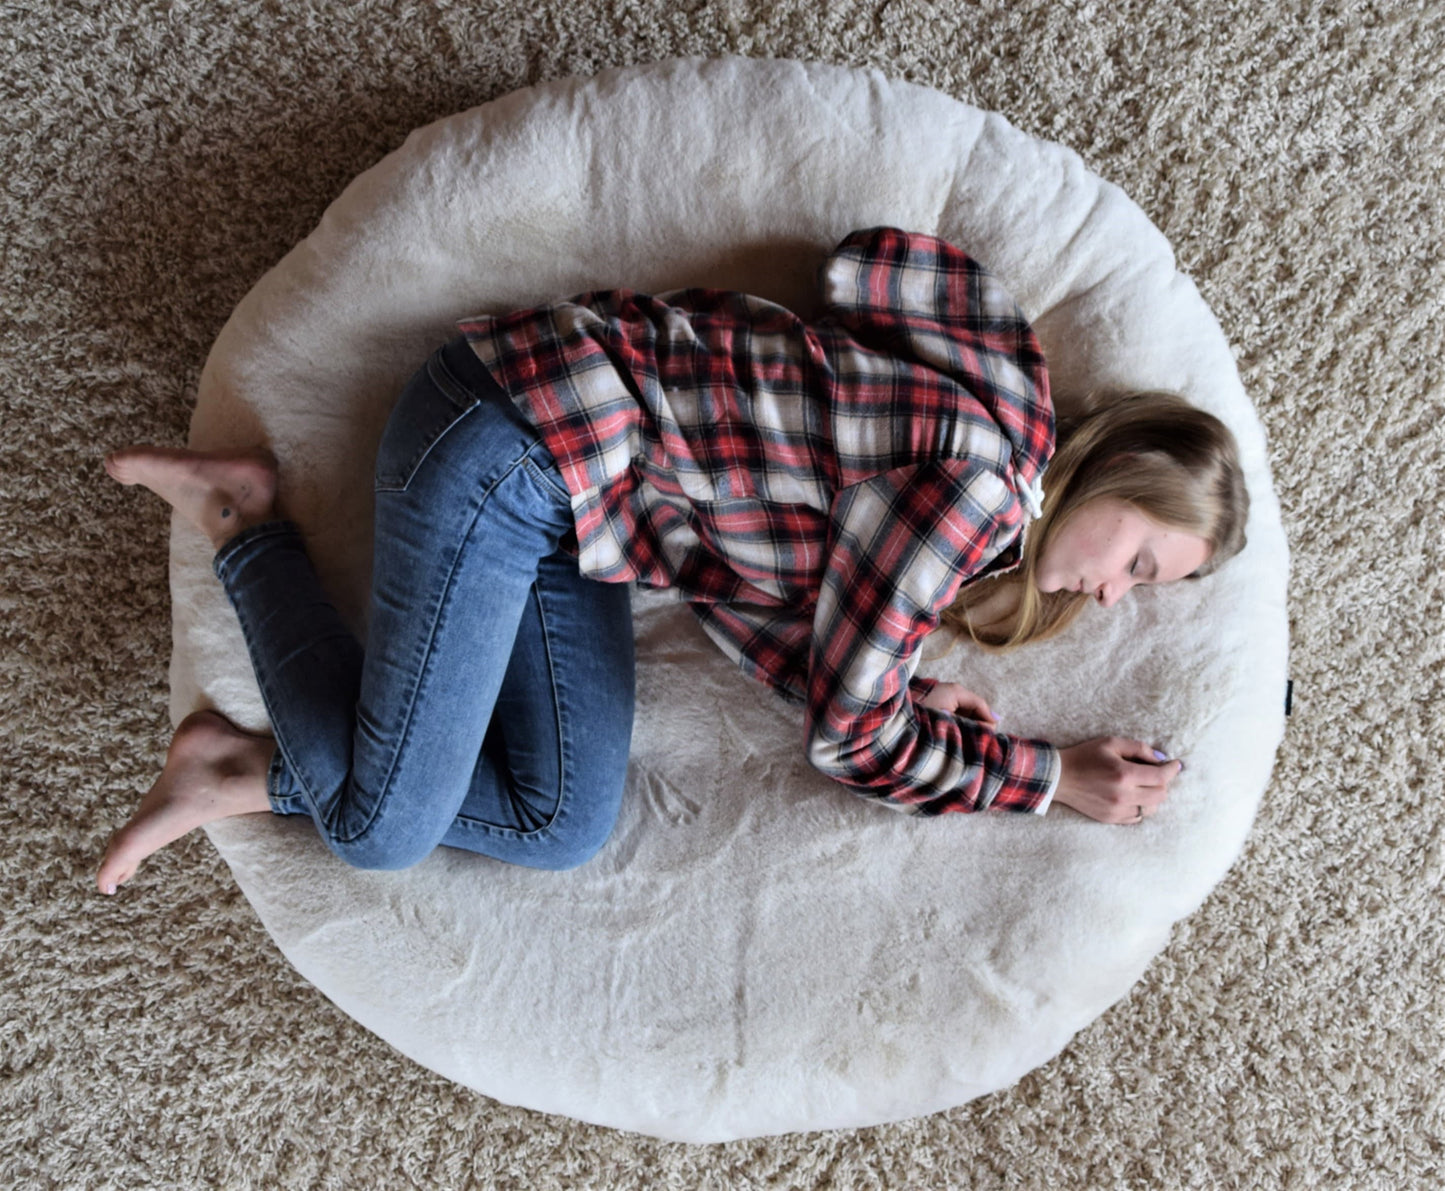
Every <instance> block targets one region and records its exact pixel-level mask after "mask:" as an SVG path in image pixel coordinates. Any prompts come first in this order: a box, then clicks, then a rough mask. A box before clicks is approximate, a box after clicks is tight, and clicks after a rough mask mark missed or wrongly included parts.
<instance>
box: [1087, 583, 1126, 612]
mask: <svg viewBox="0 0 1445 1191" xmlns="http://www.w3.org/2000/svg"><path fill="white" fill-rule="evenodd" d="M1128 590H1129V585H1128V584H1124V583H1103V584H1100V586H1099V589H1098V590H1097V591H1096V592H1094V598H1095V599H1096V600H1098V601H1099V603H1100V605H1101V606H1103V607H1105V608H1112V607H1113V606H1114V605H1115V604H1117V603H1118V602H1119V601H1120V600H1122V599H1123V598H1124V593H1125V592H1126V591H1128Z"/></svg>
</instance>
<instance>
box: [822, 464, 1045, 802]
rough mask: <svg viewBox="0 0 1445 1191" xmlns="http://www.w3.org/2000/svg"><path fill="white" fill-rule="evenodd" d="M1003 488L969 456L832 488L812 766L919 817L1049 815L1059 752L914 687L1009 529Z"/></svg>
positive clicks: (1014, 516)
mask: <svg viewBox="0 0 1445 1191" xmlns="http://www.w3.org/2000/svg"><path fill="white" fill-rule="evenodd" d="M1021 515H1022V514H1021V512H1020V510H1019V507H1018V503H1017V499H1016V497H1015V496H1014V494H1013V492H1012V491H1011V490H1010V489H1009V488H1008V486H1007V485H1006V484H1005V483H1004V482H1003V481H1002V480H1001V479H1000V478H999V477H998V476H997V475H996V474H995V473H994V472H993V471H991V470H989V469H987V468H983V467H980V466H978V465H977V464H976V463H972V462H970V461H968V460H959V459H945V460H938V461H934V462H930V463H925V464H919V465H915V466H909V467H904V468H898V469H896V470H894V471H891V472H886V473H884V474H881V475H878V476H874V477H873V478H871V479H869V480H867V481H864V482H862V483H859V484H855V485H853V486H851V487H849V488H846V489H844V490H842V491H841V492H839V493H838V495H837V497H836V498H835V500H834V502H833V508H832V512H831V520H830V535H829V538H830V540H829V556H828V562H827V570H826V574H825V577H824V580H823V587H822V592H821V594H820V597H819V601H818V606H817V609H816V613H815V616H814V624H813V640H812V652H811V656H810V662H809V673H808V691H807V717H806V718H807V735H808V757H809V760H810V761H812V763H813V764H814V765H815V766H816V767H817V768H818V769H819V770H821V771H822V772H823V773H825V774H827V775H828V776H829V777H832V778H834V779H835V780H837V781H840V782H842V783H844V784H845V785H848V786H850V787H852V788H853V789H855V790H856V791H857V792H858V793H859V794H861V795H862V796H864V797H867V798H874V799H877V800H879V801H882V802H885V803H888V804H890V805H892V806H894V807H896V808H898V809H900V810H905V811H908V812H911V813H915V814H925V815H937V814H944V813H947V812H951V811H976V810H983V809H985V808H991V809H997V810H1003V809H1006V810H1015V811H1034V812H1041V811H1042V810H1044V809H1046V808H1047V806H1048V804H1049V802H1050V800H1051V799H1052V797H1053V792H1054V789H1055V788H1056V787H1057V785H1058V780H1059V775H1060V772H1061V768H1060V760H1059V754H1058V750H1057V749H1055V748H1054V747H1053V746H1052V745H1050V744H1048V743H1046V742H1044V741H1039V740H1023V739H1020V738H1017V737H1013V736H1007V735H1004V734H1002V733H998V732H993V731H991V730H989V729H988V728H986V727H984V726H983V725H982V724H979V723H977V722H976V721H973V720H970V719H965V718H962V717H960V716H956V715H953V714H952V713H946V712H937V711H934V710H932V709H930V708H925V707H923V706H921V705H920V704H918V703H917V702H916V701H915V698H916V697H921V692H922V691H924V690H926V689H927V687H926V685H924V684H919V685H918V686H917V687H915V688H914V689H913V690H910V681H909V680H910V678H911V675H912V669H913V666H914V665H915V664H916V662H915V659H916V656H917V650H918V647H919V646H920V645H921V643H922V641H923V638H924V637H925V636H926V635H927V634H928V633H929V632H930V631H932V630H933V629H934V628H935V627H936V626H937V624H938V614H939V612H940V611H941V610H942V609H943V608H944V607H946V606H947V605H948V604H949V602H951V601H952V599H953V597H954V596H955V595H956V594H957V592H958V588H959V587H960V585H961V584H962V581H963V580H964V579H965V578H967V577H968V576H970V575H974V574H977V573H978V572H979V571H980V570H981V569H982V568H983V567H984V566H986V565H987V564H988V562H989V561H990V560H991V559H992V558H993V557H994V556H995V555H996V554H997V553H998V552H999V551H1000V550H1001V549H1002V548H1003V547H1005V546H1007V544H1008V543H1009V542H1010V541H1011V540H1012V539H1013V537H1014V536H1015V535H1016V533H1017V531H1018V528H1019V522H1020V517H1021Z"/></svg>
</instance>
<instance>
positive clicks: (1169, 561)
mask: <svg viewBox="0 0 1445 1191" xmlns="http://www.w3.org/2000/svg"><path fill="white" fill-rule="evenodd" d="M1208 557H1209V543H1208V542H1206V541H1205V540H1204V539H1203V538H1201V537H1198V536H1197V535H1195V534H1192V533H1186V532H1184V531H1183V530H1178V529H1166V528H1165V527H1164V526H1162V525H1160V524H1159V523H1158V522H1157V521H1151V520H1149V518H1148V517H1146V516H1144V514H1143V513H1141V512H1140V511H1139V510H1138V509H1136V508H1135V507H1134V506H1133V505H1131V504H1127V503H1126V502H1124V501H1122V500H1115V499H1114V498H1113V497H1110V496H1101V497H1099V498H1097V499H1096V500H1091V501H1088V502H1086V503H1085V504H1084V505H1082V506H1081V507H1080V508H1079V510H1078V511H1077V512H1076V513H1075V514H1074V515H1073V516H1072V517H1070V518H1069V519H1068V521H1066V522H1065V523H1064V524H1063V526H1062V527H1061V528H1060V529H1059V532H1058V533H1057V534H1055V535H1054V540H1053V541H1052V542H1050V543H1049V545H1048V547H1047V548H1046V549H1045V550H1044V553H1043V557H1042V558H1040V559H1039V566H1038V584H1039V590H1040V591H1080V592H1083V593H1084V594H1086V595H1090V596H1092V597H1093V598H1094V599H1096V600H1098V601H1099V603H1101V604H1103V605H1104V607H1106V608H1108V607H1111V606H1113V605H1114V604H1116V603H1117V602H1118V601H1119V599H1120V598H1121V597H1122V596H1123V595H1124V593H1125V592H1126V591H1128V590H1129V589H1130V588H1131V587H1133V586H1134V585H1135V584H1136V583H1172V582H1174V581H1175V580H1176V579H1182V578H1184V576H1185V575H1189V574H1192V573H1193V572H1194V571H1195V570H1196V569H1197V568H1199V567H1200V566H1202V565H1203V564H1204V561H1205V559H1207V558H1208Z"/></svg>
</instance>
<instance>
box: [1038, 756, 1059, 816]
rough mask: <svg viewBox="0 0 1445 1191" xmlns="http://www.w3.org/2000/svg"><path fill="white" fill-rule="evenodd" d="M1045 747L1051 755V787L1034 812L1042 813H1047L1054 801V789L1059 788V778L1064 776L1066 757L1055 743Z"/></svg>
mask: <svg viewBox="0 0 1445 1191" xmlns="http://www.w3.org/2000/svg"><path fill="white" fill-rule="evenodd" d="M1044 748H1045V749H1046V750H1047V751H1048V755H1049V788H1048V792H1047V793H1046V794H1045V795H1044V796H1043V798H1042V799H1041V800H1040V802H1039V804H1038V806H1036V807H1034V814H1036V815H1042V814H1045V813H1047V811H1048V809H1049V807H1050V806H1052V805H1053V802H1054V791H1056V790H1057V789H1058V788H1059V779H1060V778H1061V777H1063V776H1064V758H1063V756H1062V754H1060V752H1059V750H1058V749H1056V748H1055V747H1054V746H1053V745H1051V744H1049V745H1045V746H1044Z"/></svg>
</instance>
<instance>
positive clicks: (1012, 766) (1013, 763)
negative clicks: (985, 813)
mask: <svg viewBox="0 0 1445 1191" xmlns="http://www.w3.org/2000/svg"><path fill="white" fill-rule="evenodd" d="M1009 742H1010V747H1009V754H1008V762H1007V768H1006V769H1005V771H1004V773H1003V774H1001V775H1000V777H1001V780H1000V782H999V786H998V789H997V790H996V791H995V792H994V796H993V798H992V799H990V800H989V802H988V807H989V809H990V810H999V811H1014V812H1015V813H1017V812H1024V813H1032V814H1036V815H1042V814H1043V813H1044V812H1045V811H1047V810H1048V809H1049V806H1050V805H1051V804H1052V802H1053V800H1054V792H1055V791H1056V790H1057V789H1058V788H1059V778H1061V777H1062V776H1063V772H1064V763H1063V758H1062V756H1061V755H1060V754H1059V750H1058V749H1056V748H1055V747H1054V746H1053V745H1051V744H1050V743H1049V742H1048V741H1046V740H1025V739H1023V738H1021V737H1017V736H1014V737H1010V738H1009Z"/></svg>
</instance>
